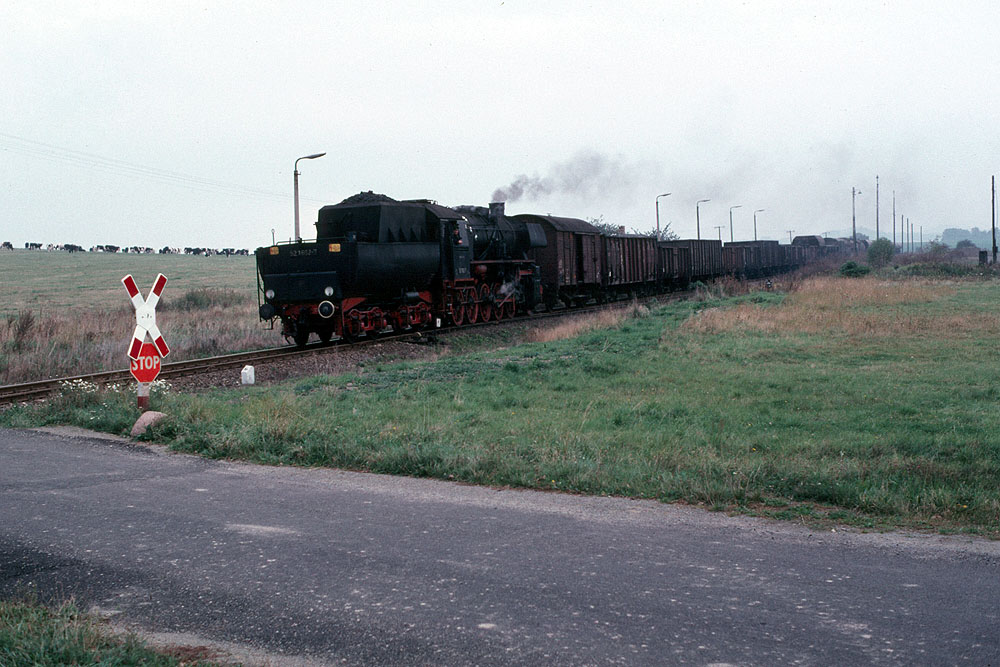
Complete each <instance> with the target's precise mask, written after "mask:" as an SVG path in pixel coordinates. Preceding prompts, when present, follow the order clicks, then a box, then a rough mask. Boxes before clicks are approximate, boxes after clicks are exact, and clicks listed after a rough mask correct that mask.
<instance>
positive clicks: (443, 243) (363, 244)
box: [255, 192, 817, 346]
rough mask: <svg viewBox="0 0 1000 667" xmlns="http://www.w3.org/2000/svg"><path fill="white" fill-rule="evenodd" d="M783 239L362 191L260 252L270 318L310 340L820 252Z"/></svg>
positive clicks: (767, 269)
mask: <svg viewBox="0 0 1000 667" xmlns="http://www.w3.org/2000/svg"><path fill="white" fill-rule="evenodd" d="M816 254H817V252H816V251H815V250H814V249H810V248H808V247H805V246H801V247H793V246H778V244H777V242H773V241H760V242H753V241H748V242H742V243H740V244H728V245H727V252H726V253H723V250H722V244H721V243H720V242H718V241H667V242H658V241H657V240H656V238H655V237H652V236H641V235H635V234H625V233H624V229H622V233H620V234H605V233H602V231H601V230H600V229H598V228H597V227H595V226H593V225H591V224H590V223H587V222H585V221H583V220H577V219H574V218H559V217H554V216H541V215H514V216H507V215H505V214H504V205H503V203H492V204H490V205H489V207H488V208H483V207H475V206H459V207H453V208H449V207H445V206H440V205H438V204H436V203H435V202H433V201H430V200H425V199H421V200H406V201H397V200H394V199H391V198H389V197H386V196H384V195H378V194H374V193H372V192H367V193H360V194H358V195H354V196H352V197H349V198H347V199H345V200H344V201H343V202H341V203H339V204H335V205H330V206H324V207H322V208H321V209H320V210H319V215H318V219H317V221H316V240H315V241H301V240H298V241H292V242H288V243H279V244H275V245H271V246H268V247H262V248H258V249H257V250H256V253H255V255H256V261H257V286H258V296H259V299H260V307H259V313H260V318H261V319H262V320H265V321H270V322H272V323H273V322H274V320H275V319H276V318H277V319H280V320H281V330H282V334H283V335H285V336H286V337H287V338H289V339H291V340H293V341H294V342H295V343H296V344H297V345H299V346H303V345H305V344H306V343H307V342H308V340H309V337H310V336H311V335H312V334H314V333H315V334H316V335H317V336H318V337H319V339H320V340H322V341H324V342H328V341H330V340H331V339H332V338H333V337H334V336H338V337H341V338H345V339H348V340H351V339H355V338H357V337H360V336H362V335H366V334H367V335H370V336H376V335H378V334H379V333H381V332H382V331H384V330H386V329H387V328H389V327H392V328H393V329H394V330H397V331H399V330H405V329H422V328H425V327H435V328H436V327H440V326H443V325H448V324H452V325H462V324H465V323H475V322H486V321H490V320H499V319H506V318H511V317H514V316H515V315H518V314H525V313H528V312H530V311H532V310H534V309H535V308H536V307H538V306H540V305H542V304H544V305H545V306H546V307H547V308H549V309H552V308H554V307H556V305H557V304H558V303H559V302H562V303H563V304H565V305H566V306H573V305H579V304H581V303H586V302H588V301H590V300H592V299H593V300H596V301H598V302H603V301H605V300H607V299H611V298H620V297H627V296H634V295H639V294H650V293H656V292H660V291H667V290H670V289H677V288H681V287H684V286H686V285H687V284H688V283H689V282H691V280H692V279H699V280H705V279H710V278H714V277H719V276H721V275H724V274H726V273H732V274H737V275H754V276H756V275H768V274H771V273H776V272H778V271H780V270H788V269H790V268H794V266H797V265H799V264H801V263H802V262H804V261H806V260H807V259H809V258H811V257H814V256H816Z"/></svg>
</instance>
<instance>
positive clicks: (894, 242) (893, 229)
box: [892, 190, 896, 252]
mask: <svg viewBox="0 0 1000 667" xmlns="http://www.w3.org/2000/svg"><path fill="white" fill-rule="evenodd" d="M892 251H893V252H896V191H895V190H893V191H892Z"/></svg>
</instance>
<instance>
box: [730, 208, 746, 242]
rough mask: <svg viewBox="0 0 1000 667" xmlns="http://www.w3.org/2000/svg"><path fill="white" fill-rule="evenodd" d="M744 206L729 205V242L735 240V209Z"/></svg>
mask: <svg viewBox="0 0 1000 667" xmlns="http://www.w3.org/2000/svg"><path fill="white" fill-rule="evenodd" d="M734 208H743V204H737V205H736V206H730V207H729V242H730V243H732V242H733V209H734Z"/></svg>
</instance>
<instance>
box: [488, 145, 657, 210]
mask: <svg viewBox="0 0 1000 667" xmlns="http://www.w3.org/2000/svg"><path fill="white" fill-rule="evenodd" d="M644 171H645V170H644V168H643V167H641V166H640V165H637V164H630V163H626V162H624V161H622V160H620V159H615V158H609V157H607V156H605V155H601V154H599V153H594V152H585V153H579V154H577V155H576V156H575V157H573V158H571V159H569V160H567V161H565V162H560V163H557V164H554V165H552V167H551V168H550V169H549V173H548V174H547V175H545V176H539V175H537V174H536V175H534V176H528V175H527V174H521V175H520V176H518V177H517V178H515V179H514V180H513V181H512V182H511V183H510V185H507V186H504V187H502V188H497V189H496V190H494V191H493V199H492V201H505V202H516V201H518V200H520V199H526V200H530V201H536V200H538V199H542V198H544V197H546V196H548V195H552V194H569V195H575V196H578V197H581V198H587V199H589V198H594V197H598V196H600V197H603V198H606V197H608V196H609V195H612V196H614V195H619V194H623V192H630V191H631V190H632V189H633V188H634V187H635V185H636V183H637V182H638V181H640V180H641V177H642V175H643V173H644Z"/></svg>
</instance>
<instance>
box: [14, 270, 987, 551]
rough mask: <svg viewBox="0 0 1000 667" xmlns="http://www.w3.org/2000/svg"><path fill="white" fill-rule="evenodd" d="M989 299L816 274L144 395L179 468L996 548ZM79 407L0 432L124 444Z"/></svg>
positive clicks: (73, 396) (128, 413)
mask: <svg viewBox="0 0 1000 667" xmlns="http://www.w3.org/2000/svg"><path fill="white" fill-rule="evenodd" d="M998 297H1000V283H997V282H994V281H983V282H968V283H957V282H952V283H944V282H940V281H937V282H935V281H925V280H908V281H896V282H890V281H883V280H879V279H874V278H869V279H861V280H850V279H830V278H826V279H823V278H819V279H817V278H813V279H808V280H806V281H805V282H804V283H802V284H801V285H800V286H799V288H798V289H797V290H796V291H794V292H793V293H791V294H789V295H788V296H787V297H783V296H782V295H778V294H769V293H754V294H750V295H746V296H742V297H737V298H728V299H713V300H709V301H700V302H688V303H678V304H670V305H667V306H661V307H656V308H654V309H653V310H652V312H646V311H644V310H643V309H638V310H637V311H636V312H635V313H634V314H633V316H632V317H629V318H625V319H621V320H620V321H618V322H617V323H614V324H613V325H612V326H611V327H610V328H605V329H596V330H591V331H587V332H584V333H582V334H580V335H579V336H577V337H575V338H570V339H564V340H552V341H550V342H537V343H532V344H526V345H519V346H516V347H512V348H509V349H505V350H499V351H492V352H478V353H473V354H468V355H455V356H446V357H443V358H441V359H438V360H437V361H435V362H432V363H416V364H414V363H411V364H386V365H379V366H376V367H373V368H370V369H366V370H365V371H364V372H363V373H361V374H359V375H356V376H341V377H313V378H306V379H302V380H299V381H296V382H292V383H289V384H287V385H284V386H281V387H271V388H263V387H258V388H250V389H244V390H242V391H219V392H213V393H208V394H202V395H198V396H187V395H171V394H167V395H162V396H159V397H157V396H154V397H153V401H154V409H161V410H163V411H165V412H167V413H168V414H169V415H170V419H169V420H167V421H166V422H164V424H163V425H162V426H161V427H159V428H158V429H157V430H156V431H155V432H154V433H152V434H151V437H152V438H153V439H154V440H156V441H159V442H163V443H167V444H170V445H171V446H172V447H173V448H175V449H177V450H179V451H187V452H196V453H200V454H202V455H205V456H209V457H220V458H221V457H228V458H237V459H248V460H252V461H259V462H263V463H269V464H295V465H310V466H337V467H344V468H353V469H360V470H371V471H376V472H384V473H392V474H406V475H416V476H427V477H438V478H442V479H455V480H463V481H467V482H472V483H479V484H490V485H499V486H505V485H509V486H515V487H528V488H540V489H558V490H565V491H571V492H579V493H587V494H611V495H621V496H630V497H639V498H656V499H660V500H663V501H683V502H688V503H698V504H703V505H705V506H708V507H712V508H717V509H726V510H738V511H745V512H750V513H757V514H763V515H767V516H773V517H778V518H790V519H800V520H805V521H814V520H821V521H834V522H841V523H846V524H851V525H856V526H864V527H891V526H898V527H918V528H936V529H941V530H948V531H953V530H959V531H963V530H965V531H971V532H976V533H981V534H986V535H990V536H994V537H996V536H1000V489H998V487H997V484H996V480H997V479H998V476H1000V411H998V410H997V409H996V404H997V398H998V395H1000V389H998V383H1000V352H998V348H997V346H996V345H995V343H994V341H995V340H997V336H998V334H1000V318H998V316H997V315H996V314H995V304H996V302H997V299H998ZM133 404H134V396H132V395H131V394H130V393H126V394H124V395H114V394H88V393H86V392H85V391H70V392H67V393H66V394H65V395H64V396H63V397H62V398H60V399H58V400H54V401H52V402H50V403H49V404H48V405H46V406H44V407H41V408H26V409H14V410H9V411H7V412H6V413H4V414H3V415H2V416H0V422H2V423H4V424H5V425H8V426H27V425H37V424H41V423H58V422H69V423H75V424H80V425H85V426H91V427H94V428H98V429H103V430H107V431H111V432H117V433H123V432H126V431H127V430H128V428H129V427H130V426H131V424H132V422H133V420H134V418H135V413H134V408H133V407H132V406H133Z"/></svg>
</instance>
